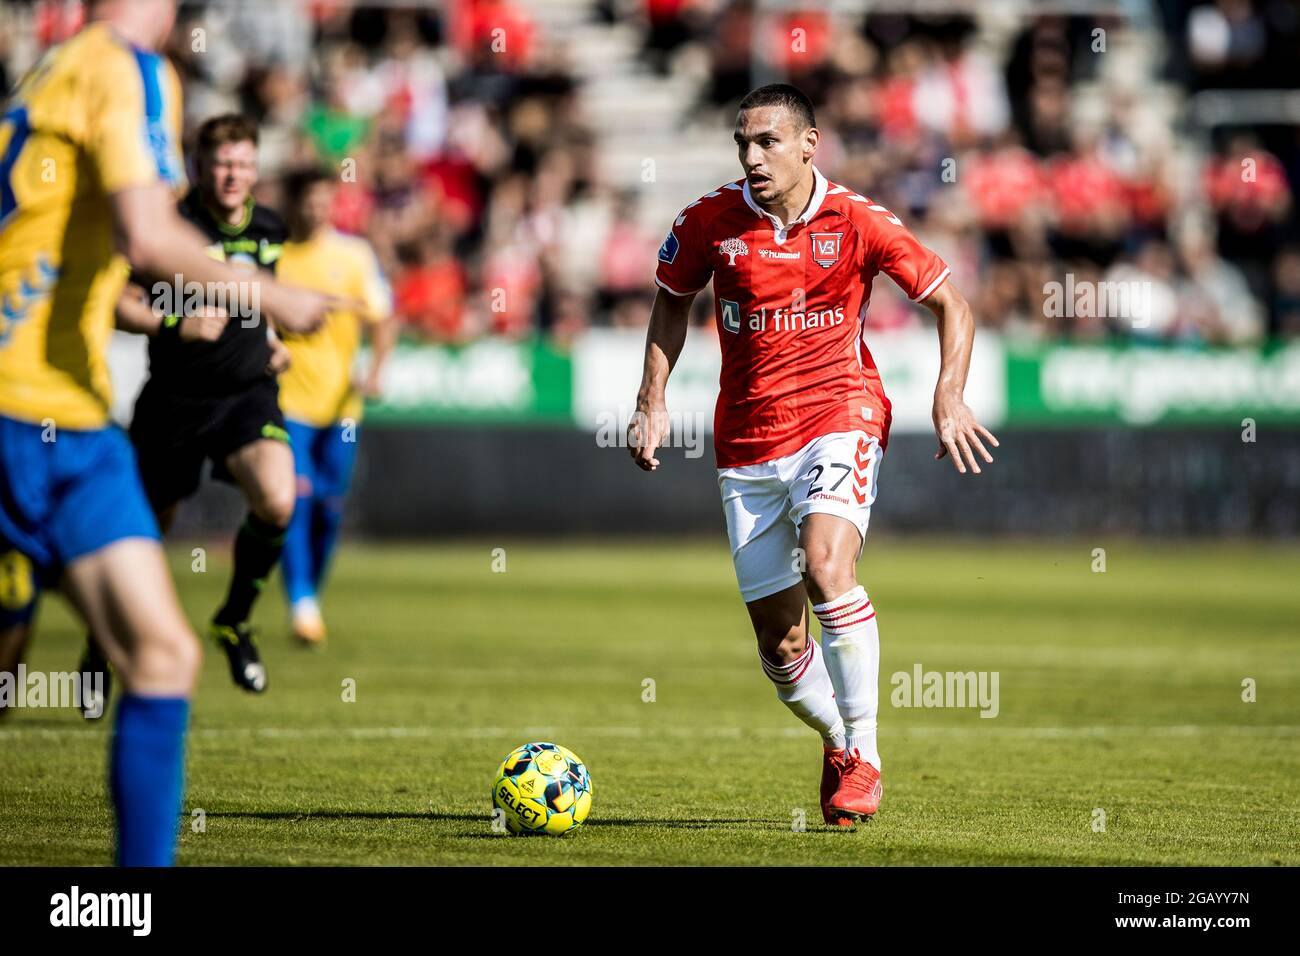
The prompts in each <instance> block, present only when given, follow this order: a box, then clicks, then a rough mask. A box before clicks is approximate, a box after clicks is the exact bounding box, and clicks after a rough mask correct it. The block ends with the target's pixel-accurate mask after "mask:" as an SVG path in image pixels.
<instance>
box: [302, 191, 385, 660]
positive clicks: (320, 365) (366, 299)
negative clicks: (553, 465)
mask: <svg viewBox="0 0 1300 956" xmlns="http://www.w3.org/2000/svg"><path fill="white" fill-rule="evenodd" d="M334 188H335V185H334V180H333V178H331V177H330V176H329V175H328V174H326V173H324V172H318V171H316V170H305V171H300V172H296V173H293V174H291V175H290V176H289V177H288V178H287V180H286V182H285V202H286V207H287V215H286V218H287V220H288V224H289V242H287V243H286V244H285V247H284V252H283V254H282V255H281V258H280V271H279V274H280V277H281V278H282V279H284V280H285V281H287V282H292V283H294V284H295V285H301V286H305V287H307V288H311V289H319V290H320V291H322V292H329V293H331V294H333V295H336V296H339V297H341V298H346V299H349V300H352V301H355V302H359V303H364V305H365V311H364V313H361V314H357V313H355V312H332V313H330V316H329V318H328V319H326V320H325V324H324V325H322V326H321V327H320V328H319V329H317V330H316V331H315V332H311V333H309V334H306V335H292V334H286V335H284V343H285V345H286V347H287V348H288V349H289V355H290V357H291V361H290V364H289V370H288V371H287V372H285V373H284V374H283V375H282V376H281V377H280V407H281V408H282V409H283V411H284V418H285V427H286V428H287V429H288V431H289V435H290V436H291V438H292V447H293V459H294V469H295V470H296V471H297V475H298V503H297V505H296V507H295V508H294V512H293V520H292V522H291V523H290V524H289V531H288V534H286V536H285V542H284V553H283V555H282V556H281V559H280V567H281V570H282V571H283V573H284V585H285V591H286V593H287V596H288V599H289V605H290V608H291V610H292V614H293V633H294V636H295V637H297V638H298V639H299V640H300V641H302V642H304V643H306V644H319V643H320V642H321V641H322V640H324V638H325V623H324V620H323V618H322V617H321V611H320V604H319V599H318V593H319V590H320V586H321V582H322V580H323V579H324V576H325V570H326V568H327V567H328V565H329V559H330V554H331V552H332V551H333V550H334V544H335V542H336V541H337V540H338V532H339V527H340V525H341V524H342V521H343V499H344V496H345V495H346V494H347V489H348V482H349V481H350V479H351V477H352V466H353V463H354V461H355V458H356V449H357V432H358V427H359V424H360V420H361V411H362V403H363V401H364V399H365V398H367V397H372V396H374V395H376V394H378V391H379V376H380V373H381V371H382V369H383V366H384V362H385V360H386V359H387V358H388V354H389V352H391V351H392V348H393V343H394V341H395V339H396V337H397V327H396V324H395V322H394V321H393V319H392V318H391V316H392V293H391V291H390V289H389V286H388V282H387V281H386V280H385V279H384V275H383V272H382V271H381V270H380V268H379V261H378V260H377V259H376V258H375V253H374V250H373V249H371V248H370V244H369V243H368V242H366V241H365V240H364V239H362V238H360V237H358V236H348V235H344V234H342V233H340V232H337V231H335V230H334V229H333V228H332V227H331V226H330V222H329V215H330V208H331V206H332V205H333V200H334ZM363 329H364V330H366V331H368V333H369V337H370V345H371V358H370V361H369V363H368V365H367V367H366V369H365V370H364V371H363V372H361V373H359V374H357V373H354V365H355V362H354V359H355V358H356V354H357V347H358V346H359V345H360V344H361V338H362V331H363Z"/></svg>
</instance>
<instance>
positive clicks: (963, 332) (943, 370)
mask: <svg viewBox="0 0 1300 956" xmlns="http://www.w3.org/2000/svg"><path fill="white" fill-rule="evenodd" d="M923 304H924V305H925V307H926V308H927V309H929V310H930V311H931V312H933V313H934V316H935V318H936V319H938V321H939V352H940V365H939V381H938V383H937V384H936V385H935V388H934V410H933V413H932V414H933V419H934V431H935V434H937V435H938V436H939V451H938V452H937V453H935V456H934V458H935V461H938V460H940V459H941V458H943V457H944V456H945V455H947V456H948V457H950V458H951V459H952V464H953V467H954V468H956V469H957V471H958V472H959V473H960V474H963V475H964V474H966V466H967V464H969V465H970V470H971V471H973V472H974V473H975V474H977V475H978V474H979V473H980V466H979V462H978V460H977V458H976V456H977V454H978V456H979V457H980V458H983V459H984V461H985V462H987V463H990V464H991V463H992V462H993V456H992V455H990V454H989V452H988V449H987V448H986V447H985V446H984V442H983V441H982V440H981V439H986V440H987V441H988V443H989V444H990V445H992V446H993V447H994V448H997V447H998V440H997V439H996V438H995V437H993V433H992V432H990V431H989V430H988V429H987V428H985V427H984V426H983V425H981V424H980V423H979V422H977V421H976V420H975V415H974V413H973V412H972V411H971V410H970V407H969V406H968V405H967V404H966V401H965V399H964V398H963V397H962V396H963V393H964V392H965V390H966V375H967V373H968V372H969V371H970V354H971V347H972V346H973V345H974V343H975V317H974V315H973V314H972V313H971V308H970V304H969V303H968V302H967V301H966V297H965V296H963V295H962V294H961V293H960V292H958V291H957V288H956V287H955V286H954V285H953V284H952V282H951V280H945V281H944V282H943V283H942V284H941V285H940V286H939V288H937V289H935V290H934V292H932V293H930V295H929V296H928V297H926V299H925V301H924V303H923Z"/></svg>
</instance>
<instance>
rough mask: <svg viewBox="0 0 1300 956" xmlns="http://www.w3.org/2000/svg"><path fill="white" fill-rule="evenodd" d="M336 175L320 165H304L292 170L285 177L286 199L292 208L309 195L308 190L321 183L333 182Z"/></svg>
mask: <svg viewBox="0 0 1300 956" xmlns="http://www.w3.org/2000/svg"><path fill="white" fill-rule="evenodd" d="M333 182H334V175H333V174H332V173H330V172H328V171H327V170H324V169H321V168H320V167H319V166H303V167H301V168H299V169H293V170H290V171H289V172H288V173H286V174H285V177H284V201H285V203H286V204H287V205H288V206H289V208H290V209H292V208H293V207H294V206H296V205H298V203H299V202H301V201H302V197H303V196H305V195H307V191H308V190H309V189H311V188H312V187H313V186H318V185H320V184H321V183H331V184H332V183H333Z"/></svg>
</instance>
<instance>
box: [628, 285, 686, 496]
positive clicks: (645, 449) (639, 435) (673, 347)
mask: <svg viewBox="0 0 1300 956" xmlns="http://www.w3.org/2000/svg"><path fill="white" fill-rule="evenodd" d="M695 296H696V293H694V292H692V293H690V294H689V295H673V294H672V293H671V292H666V291H665V290H663V289H660V290H659V293H658V295H656V296H655V304H654V308H653V309H652V310H651V312H650V329H649V331H648V332H647V333H646V338H645V368H644V371H643V372H642V373H641V390H640V391H639V392H637V395H636V414H635V415H633V416H632V421H630V422H629V423H628V426H627V444H628V449H629V450H630V451H631V452H632V460H633V461H635V462H636V466H637V467H638V468H640V469H641V470H642V471H654V470H655V469H656V468H658V467H659V459H658V458H656V457H655V452H656V451H657V450H658V449H659V446H660V445H662V444H663V442H664V441H665V440H666V439H667V438H668V405H667V403H666V402H665V400H664V389H666V388H667V387H668V376H669V375H670V374H671V373H672V370H673V366H674V365H676V364H677V357H678V356H679V355H681V354H682V346H683V345H685V344H686V327H687V325H688V323H689V319H690V315H691V303H692V302H694V301H695Z"/></svg>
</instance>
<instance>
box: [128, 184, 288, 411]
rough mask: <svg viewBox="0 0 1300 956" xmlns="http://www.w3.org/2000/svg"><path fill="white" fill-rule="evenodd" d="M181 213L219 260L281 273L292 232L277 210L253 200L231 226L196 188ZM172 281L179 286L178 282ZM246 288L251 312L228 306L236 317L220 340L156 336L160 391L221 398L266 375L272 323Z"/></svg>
mask: <svg viewBox="0 0 1300 956" xmlns="http://www.w3.org/2000/svg"><path fill="white" fill-rule="evenodd" d="M178 211H179V212H180V214H181V215H182V216H183V217H184V218H185V219H187V220H188V221H189V222H191V223H193V224H194V225H195V226H196V227H198V229H199V231H201V232H202V233H203V235H204V236H205V237H206V238H207V240H208V253H209V254H210V255H211V256H212V257H213V258H216V259H224V260H225V261H226V262H229V263H231V264H233V265H235V266H237V267H238V266H244V267H246V268H247V269H248V270H249V271H250V272H251V271H255V270H257V269H266V270H267V271H269V272H271V273H274V272H275V264H276V262H277V261H278V260H279V258H280V253H281V252H282V251H283V249H284V241H285V239H286V238H287V236H288V233H287V230H286V229H285V226H284V222H283V221H282V220H281V219H280V217H279V215H278V214H277V213H276V212H275V211H274V210H272V209H269V208H267V207H266V206H259V205H257V204H256V203H254V202H253V201H252V199H250V200H249V201H248V207H247V210H246V212H245V215H244V220H243V222H241V223H239V224H238V225H234V226H232V225H228V224H227V223H224V222H221V221H219V220H218V219H217V218H216V217H214V216H213V215H212V213H211V212H210V211H209V210H208V208H207V207H206V206H205V205H204V203H203V199H202V198H201V196H200V195H199V191H198V189H191V190H190V192H189V194H188V195H187V196H186V197H185V198H184V199H183V200H181V202H180V205H179V206H178ZM136 281H139V280H136ZM162 281H164V282H167V280H162ZM171 284H173V285H174V280H172V283H171ZM241 290H242V291H241V296H242V299H241V302H240V306H241V308H243V309H244V310H246V312H245V314H244V315H238V314H235V313H234V312H233V310H232V309H230V308H228V311H231V313H232V314H231V318H230V319H229V320H228V321H227V322H226V327H225V329H223V330H222V333H221V337H220V338H219V339H217V340H216V341H215V342H183V341H181V340H180V338H179V337H178V336H176V335H167V334H162V333H160V334H159V335H156V336H154V337H153V338H152V339H150V341H149V378H150V383H151V385H152V386H153V387H154V388H155V389H157V388H162V389H164V390H166V391H169V392H176V393H178V394H183V395H211V396H213V397H220V396H223V395H229V394H231V393H233V392H238V391H241V390H242V389H244V388H245V387H247V386H248V385H249V384H250V383H252V382H255V381H258V380H260V379H263V378H265V376H266V366H267V363H268V362H269V361H270V360H271V347H270V345H269V344H268V343H267V340H266V321H265V319H263V318H262V317H261V316H260V315H255V314H251V312H252V307H253V305H254V304H255V302H254V301H253V300H251V298H250V293H249V290H248V288H247V286H241ZM176 291H181V290H175V291H174V292H173V294H172V295H171V301H172V302H173V304H176V305H177V306H179V302H177V299H178V298H180V297H179V296H178V295H176V294H175V292H176ZM145 293H146V295H147V296H148V297H149V299H150V301H156V300H157V296H156V295H155V292H154V290H152V289H151V288H150V287H147V286H146V288H145ZM182 301H183V299H182ZM175 312H176V314H178V315H179V314H180V312H181V309H180V308H179V307H177V308H176V309H175Z"/></svg>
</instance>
